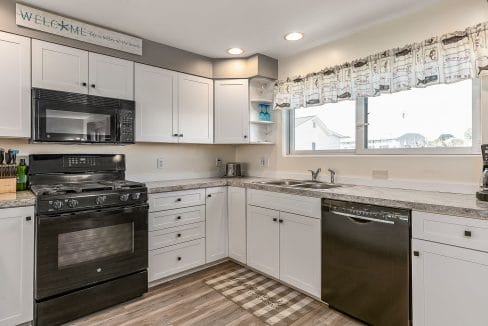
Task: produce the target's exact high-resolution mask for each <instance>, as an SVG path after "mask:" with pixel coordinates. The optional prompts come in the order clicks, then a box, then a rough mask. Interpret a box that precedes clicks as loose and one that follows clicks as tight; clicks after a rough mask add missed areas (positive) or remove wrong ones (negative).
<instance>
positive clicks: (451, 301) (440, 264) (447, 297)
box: [412, 239, 488, 326]
mask: <svg viewBox="0 0 488 326" xmlns="http://www.w3.org/2000/svg"><path fill="white" fill-rule="evenodd" d="M412 251H413V252H414V253H416V252H418V256H416V255H412V313H413V325H415V326H458V325H469V326H484V325H488V313H487V312H486V303H487V302H488V282H487V280H488V254H487V253H483V252H480V251H474V250H469V249H462V248H459V247H454V246H448V245H442V244H437V243H434V242H428V241H423V240H415V239H414V240H413V241H412Z"/></svg>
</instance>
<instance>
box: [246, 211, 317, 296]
mask: <svg viewBox="0 0 488 326" xmlns="http://www.w3.org/2000/svg"><path fill="white" fill-rule="evenodd" d="M320 239H321V229H320V219H318V218H313V217H307V216H301V215H295V214H290V213H285V212H279V211H275V210H271V209H267V208H261V207H256V206H248V213H247V263H248V265H249V266H251V267H253V268H255V269H256V270H258V271H261V272H263V273H265V274H268V275H270V276H273V277H275V278H278V279H280V280H282V281H283V282H285V283H288V284H290V285H293V286H295V287H297V288H298V289H301V290H303V291H305V292H307V293H310V294H312V295H314V296H316V297H320V291H321V273H320V271H321V251H320V248H321V240H320Z"/></svg>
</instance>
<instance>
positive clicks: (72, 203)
mask: <svg viewBox="0 0 488 326" xmlns="http://www.w3.org/2000/svg"><path fill="white" fill-rule="evenodd" d="M76 206H78V201H77V200H76V199H70V200H68V207H69V208H75V207H76Z"/></svg>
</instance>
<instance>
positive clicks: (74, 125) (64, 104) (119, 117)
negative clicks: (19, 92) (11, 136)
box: [32, 88, 135, 144]
mask: <svg viewBox="0 0 488 326" xmlns="http://www.w3.org/2000/svg"><path fill="white" fill-rule="evenodd" d="M134 137H135V102H134V101H127V100H119V99H114V98H107V97H100V96H93V95H86V94H77V93H68V92H61V91H54V90H48V89H41V88H33V89H32V142H50V143H51V142H52V143H74V144H133V143H134Z"/></svg>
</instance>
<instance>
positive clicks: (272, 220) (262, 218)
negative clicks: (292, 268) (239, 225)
mask: <svg viewBox="0 0 488 326" xmlns="http://www.w3.org/2000/svg"><path fill="white" fill-rule="evenodd" d="M279 217H280V213H279V212H278V211H275V210H271V209H267V208H261V207H255V206H248V208H247V264H248V265H249V266H251V267H253V268H255V269H257V270H258V271H261V272H263V273H266V274H268V275H270V276H273V277H275V278H279V276H280V229H279V225H278V219H279Z"/></svg>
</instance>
